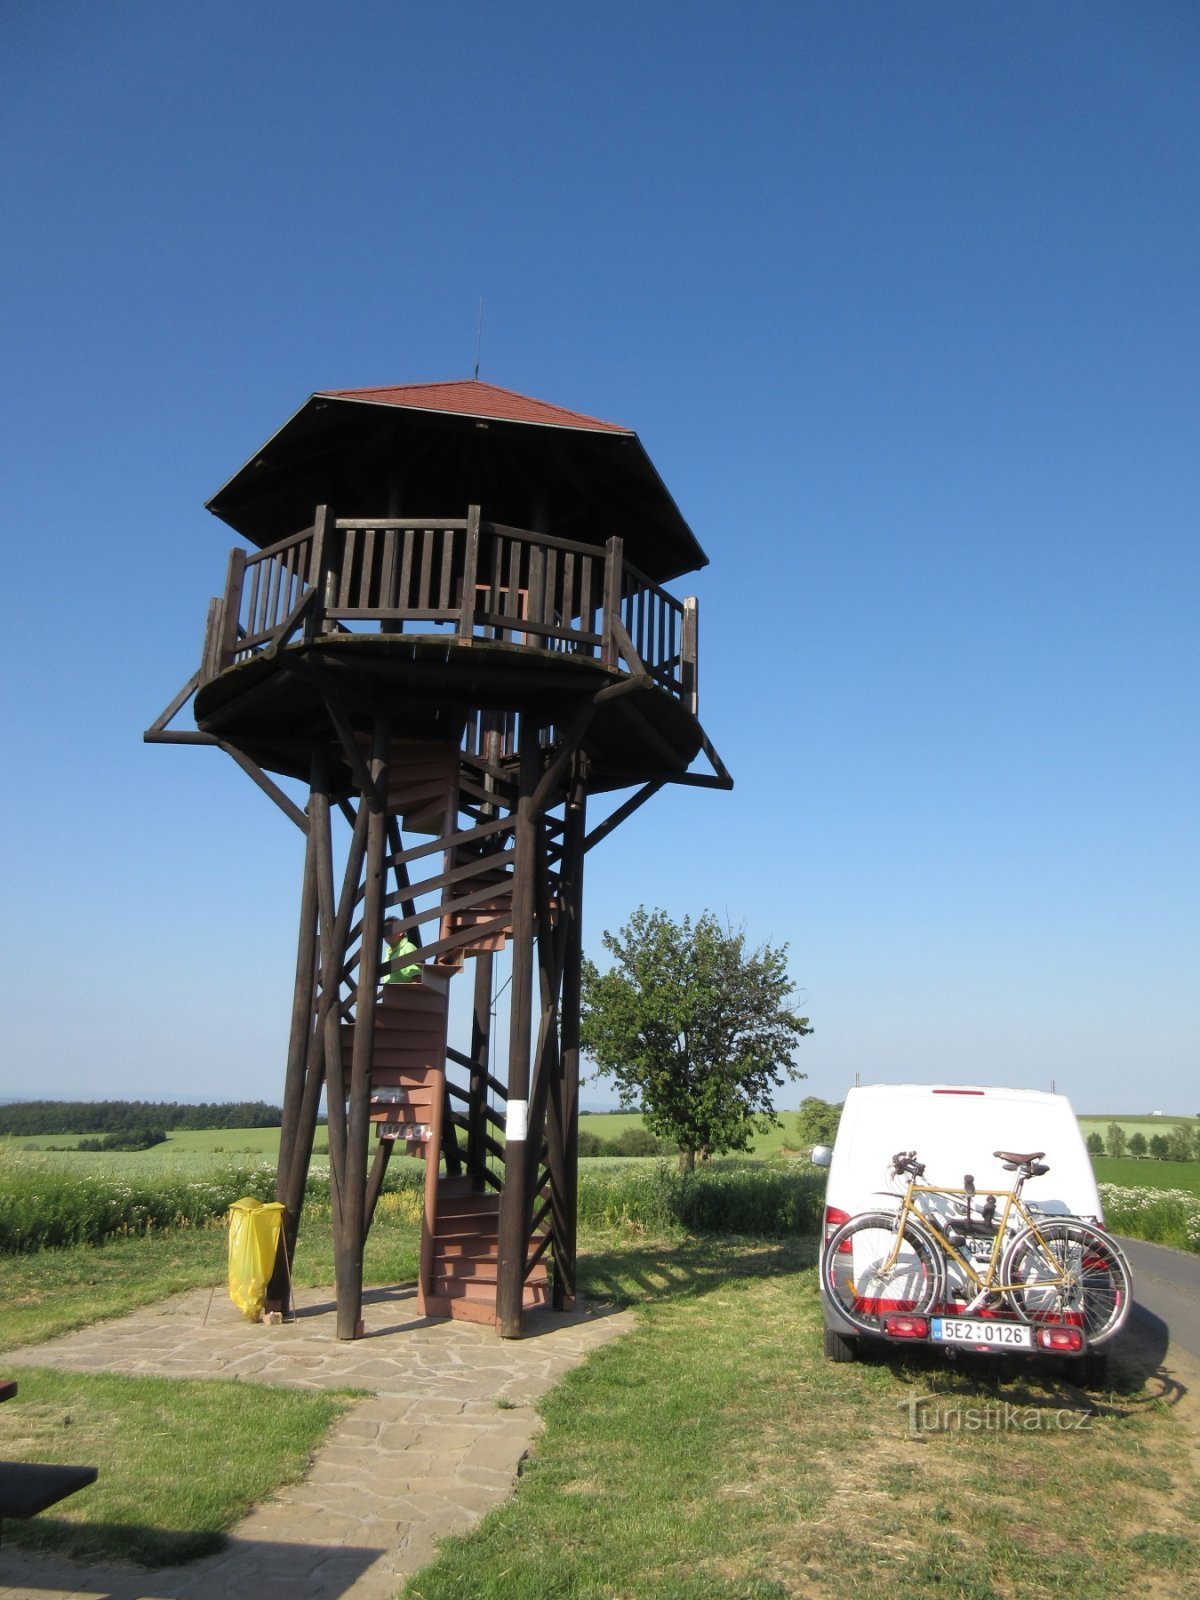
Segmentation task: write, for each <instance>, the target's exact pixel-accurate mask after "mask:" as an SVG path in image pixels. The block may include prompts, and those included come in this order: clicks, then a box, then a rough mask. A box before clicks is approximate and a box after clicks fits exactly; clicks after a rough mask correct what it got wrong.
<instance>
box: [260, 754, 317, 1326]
mask: <svg viewBox="0 0 1200 1600" xmlns="http://www.w3.org/2000/svg"><path fill="white" fill-rule="evenodd" d="M309 790H310V799H309V804H310V806H311V804H312V799H311V797H312V794H314V793H318V792H323V793H325V794H326V796H327V795H328V776H327V773H326V771H325V761H324V758H323V756H321V755H319V754H317V755H314V756H313V759H312V776H311V782H310V786H309ZM317 919H318V899H317V844H316V838H315V836H314V832H313V830H312V828H311V827H310V829H309V834H308V841H307V846H306V849H305V853H304V879H303V883H302V885H301V890H300V933H299V939H298V943H297V949H296V986H295V989H294V991H293V994H292V1025H291V1031H290V1033H289V1035H288V1055H287V1072H286V1076H285V1078H284V1087H283V1115H282V1117H281V1119H280V1130H279V1164H278V1167H277V1168H276V1173H275V1198H276V1200H278V1201H279V1202H280V1203H281V1204H282V1205H283V1207H284V1219H283V1241H284V1251H285V1255H284V1258H283V1260H281V1261H280V1262H279V1263H277V1265H276V1268H275V1277H274V1280H273V1281H272V1283H271V1285H270V1287H269V1289H268V1291H267V1295H268V1298H269V1299H271V1300H272V1301H278V1302H279V1303H280V1305H281V1307H282V1308H283V1310H284V1311H285V1312H286V1311H287V1310H288V1309H289V1306H288V1301H289V1300H290V1288H291V1273H290V1272H289V1271H286V1270H284V1269H285V1267H286V1265H287V1263H290V1262H291V1261H292V1259H293V1257H294V1256H295V1253H296V1235H297V1232H298V1230H299V1226H300V1216H299V1209H298V1208H297V1210H296V1211H295V1212H292V1211H289V1210H288V1204H287V1201H288V1193H289V1188H290V1181H289V1180H290V1177H291V1172H292V1167H293V1164H294V1163H297V1162H299V1163H301V1164H302V1165H303V1167H304V1170H305V1172H306V1173H307V1170H308V1164H309V1160H310V1158H311V1156H312V1141H313V1133H314V1132H315V1119H314V1122H313V1125H311V1126H309V1127H307V1128H306V1127H304V1126H302V1121H301V1114H302V1111H303V1107H304V1076H305V1065H306V1062H307V1059H308V1043H309V1039H310V1037H311V1034H312V1023H313V1002H314V996H315V988H316V976H317V974H316V965H317Z"/></svg>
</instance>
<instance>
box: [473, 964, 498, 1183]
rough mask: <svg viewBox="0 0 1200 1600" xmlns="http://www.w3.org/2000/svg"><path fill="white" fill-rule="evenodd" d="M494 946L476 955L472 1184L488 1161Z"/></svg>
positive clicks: (479, 1180)
mask: <svg viewBox="0 0 1200 1600" xmlns="http://www.w3.org/2000/svg"><path fill="white" fill-rule="evenodd" d="M493 970H494V959H493V956H492V953H491V951H490V950H481V951H480V953H479V954H478V955H477V956H476V957H475V1009H474V1013H473V1015H472V1018H471V1078H470V1082H469V1084H468V1086H467V1087H468V1094H469V1099H468V1101H467V1171H468V1172H469V1173H470V1174H471V1181H472V1186H473V1187H475V1188H482V1187H483V1171H484V1168H485V1167H486V1165H487V1145H486V1144H485V1143H484V1141H485V1139H486V1138H487V1094H488V1082H487V1081H488V1058H489V1055H490V1053H491V1043H492V973H493Z"/></svg>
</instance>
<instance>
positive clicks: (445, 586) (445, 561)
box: [438, 528, 454, 611]
mask: <svg viewBox="0 0 1200 1600" xmlns="http://www.w3.org/2000/svg"><path fill="white" fill-rule="evenodd" d="M453 576H454V532H453V530H452V529H450V528H443V529H442V586H441V589H440V591H439V593H438V609H439V610H440V611H448V610H449V608H450V593H451V590H450V581H451V579H452V578H453Z"/></svg>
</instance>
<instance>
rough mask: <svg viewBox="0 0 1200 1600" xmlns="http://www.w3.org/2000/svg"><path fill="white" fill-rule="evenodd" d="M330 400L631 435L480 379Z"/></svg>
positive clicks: (352, 392)
mask: <svg viewBox="0 0 1200 1600" xmlns="http://www.w3.org/2000/svg"><path fill="white" fill-rule="evenodd" d="M319 392H320V393H321V394H322V395H323V396H325V397H327V398H328V399H330V400H365V401H369V402H372V403H374V404H376V405H386V406H409V407H411V408H412V409H413V410H415V411H453V412H457V413H458V414H459V415H461V416H468V417H491V418H495V419H496V420H498V421H499V420H503V421H505V422H537V423H542V424H543V425H545V426H548V427H553V428H586V429H588V430H590V431H591V432H600V433H632V431H633V430H632V429H631V428H624V427H622V426H621V424H620V423H619V422H602V421H601V420H600V419H599V418H598V417H588V416H585V415H584V414H583V412H582V411H567V410H565V409H564V408H563V407H562V406H552V405H548V404H547V402H546V401H545V400H531V399H530V398H529V396H528V395H524V394H517V392H516V391H515V390H513V389H499V388H497V387H496V386H495V385H494V384H491V383H480V381H479V379H478V378H462V379H458V380H455V381H452V382H449V383H406V384H401V385H400V386H399V387H398V388H383V389H322V390H320V391H319Z"/></svg>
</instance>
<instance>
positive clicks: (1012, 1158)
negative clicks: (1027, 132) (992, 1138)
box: [992, 1150, 1046, 1167]
mask: <svg viewBox="0 0 1200 1600" xmlns="http://www.w3.org/2000/svg"><path fill="white" fill-rule="evenodd" d="M992 1154H993V1155H994V1156H995V1158H996V1160H997V1161H1009V1162H1011V1163H1012V1165H1013V1166H1014V1167H1023V1166H1025V1165H1026V1163H1027V1162H1030V1161H1040V1160H1041V1159H1042V1157H1043V1156H1044V1155H1045V1154H1046V1152H1045V1151H1044V1150H1034V1151H1032V1152H1031V1153H1030V1154H1029V1155H1027V1156H1018V1155H1014V1154H1013V1152H1012V1151H1011V1150H993V1151H992Z"/></svg>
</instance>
